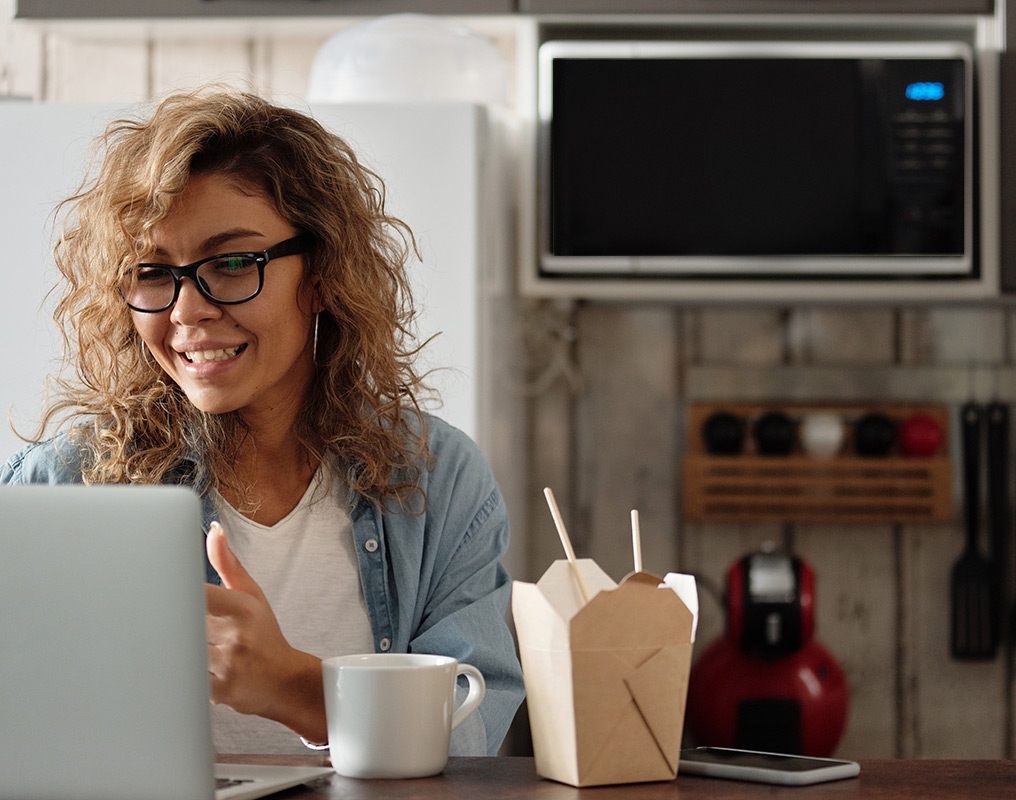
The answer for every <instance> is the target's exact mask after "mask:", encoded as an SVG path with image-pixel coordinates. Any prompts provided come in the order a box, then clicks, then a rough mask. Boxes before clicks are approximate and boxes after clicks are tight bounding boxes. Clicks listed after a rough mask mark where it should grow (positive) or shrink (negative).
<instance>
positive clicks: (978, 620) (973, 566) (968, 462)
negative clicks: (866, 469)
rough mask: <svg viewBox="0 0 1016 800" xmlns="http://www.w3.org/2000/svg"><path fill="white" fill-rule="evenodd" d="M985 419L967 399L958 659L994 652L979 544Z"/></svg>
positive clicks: (955, 628)
mask: <svg viewBox="0 0 1016 800" xmlns="http://www.w3.org/2000/svg"><path fill="white" fill-rule="evenodd" d="M982 420H983V413H982V410H981V407H980V406H979V405H978V404H976V403H966V404H965V405H964V406H963V408H962V409H961V410H960V423H961V431H962V440H963V493H964V497H963V501H964V512H965V513H964V523H965V528H966V531H965V533H966V547H965V549H964V551H963V554H962V555H961V556H960V558H959V560H958V561H957V562H956V563H955V564H954V565H953V569H952V654H953V658H959V659H989V658H991V657H992V656H994V654H995V652H994V649H993V648H992V630H993V623H992V620H991V585H992V575H991V564H990V563H989V562H988V560H987V559H986V558H985V557H984V556H983V555H982V553H981V551H980V547H979V545H978V534H979V530H980V505H981V434H982Z"/></svg>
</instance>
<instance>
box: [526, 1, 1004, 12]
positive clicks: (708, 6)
mask: <svg viewBox="0 0 1016 800" xmlns="http://www.w3.org/2000/svg"><path fill="white" fill-rule="evenodd" d="M519 11H520V12H522V13H524V14H612V13H616V14H857V13H862V14H993V13H995V3H994V0H623V2H619V0H519Z"/></svg>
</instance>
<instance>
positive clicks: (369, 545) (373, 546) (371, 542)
mask: <svg viewBox="0 0 1016 800" xmlns="http://www.w3.org/2000/svg"><path fill="white" fill-rule="evenodd" d="M363 548H364V549H365V550H366V551H367V552H368V553H373V552H374V551H375V550H377V539H368V540H367V541H366V542H364V543H363Z"/></svg>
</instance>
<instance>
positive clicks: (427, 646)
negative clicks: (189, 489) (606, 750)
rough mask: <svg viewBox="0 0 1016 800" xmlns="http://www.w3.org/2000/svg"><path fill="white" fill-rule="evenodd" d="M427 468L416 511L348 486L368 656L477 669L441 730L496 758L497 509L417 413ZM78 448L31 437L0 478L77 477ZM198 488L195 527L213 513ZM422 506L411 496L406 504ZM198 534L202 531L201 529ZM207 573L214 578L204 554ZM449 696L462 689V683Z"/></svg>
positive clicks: (471, 465)
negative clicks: (471, 692)
mask: <svg viewBox="0 0 1016 800" xmlns="http://www.w3.org/2000/svg"><path fill="white" fill-rule="evenodd" d="M426 423H427V443H428V446H429V448H430V454H431V456H432V460H433V463H432V468H431V469H429V470H427V469H424V470H423V471H422V472H421V476H420V488H421V489H422V490H423V491H424V492H425V493H426V509H425V510H424V511H423V513H414V511H415V510H418V509H414V510H410V511H406V510H402V509H399V508H398V506H397V505H395V504H388V505H386V506H385V507H384V509H382V505H381V504H380V502H378V501H375V500H372V499H369V498H366V497H364V496H363V495H361V494H359V493H357V492H354V491H352V490H351V491H350V496H349V503H350V515H351V517H352V520H353V538H354V540H355V547H356V553H357V558H358V560H359V565H360V577H361V580H362V583H363V590H364V594H365V596H366V601H367V611H368V614H369V615H370V624H371V629H372V631H373V635H374V647H375V650H376V651H377V652H396V653H405V652H417V653H433V654H437V655H447V656H452V657H453V658H456V659H458V660H459V661H460V662H463V663H468V664H472V665H473V666H475V667H477V668H478V669H479V670H480V672H481V673H482V674H483V677H484V681H485V683H486V694H485V696H484V699H483V702H482V703H481V704H480V708H479V711H478V712H477V713H474V714H472V715H470V716H469V717H467V718H466V720H465V722H463V723H462V724H461V725H460V726H459V727H458V728H457V729H456V730H455V732H454V733H453V734H452V746H451V753H452V755H496V754H497V751H498V748H499V747H500V745H501V742H502V740H503V739H504V736H505V734H506V733H507V731H508V726H509V725H510V723H511V721H512V719H513V717H514V716H515V712H516V710H517V709H518V706H519V704H520V703H521V702H522V698H523V696H524V690H523V686H522V670H521V668H520V666H519V662H518V657H517V656H516V654H515V645H514V640H513V638H512V635H511V632H510V631H509V629H508V626H507V623H506V622H505V614H506V611H507V607H508V600H509V596H510V593H511V579H510V578H509V576H508V573H507V571H506V570H505V569H504V567H503V566H502V565H501V558H502V557H503V556H504V553H505V551H506V550H507V548H508V537H509V530H508V515H507V512H506V510H505V505H504V501H503V500H502V498H501V491H500V489H499V488H498V486H497V483H496V481H495V480H494V476H493V473H492V472H491V470H490V467H489V466H488V465H487V463H486V461H485V460H484V458H483V456H482V455H481V454H480V452H479V450H478V449H477V447H476V445H474V444H473V442H472V441H471V440H470V439H469V438H468V437H467V436H466V435H465V434H464V433H462V432H461V431H459V430H457V429H456V428H453V427H452V426H450V425H448V424H447V423H445V422H443V421H441V420H439V419H437V418H435V417H430V416H427V417H426ZM82 457H83V452H82V451H81V450H79V449H78V447H77V446H75V445H74V444H73V442H72V441H70V440H69V439H68V437H67V436H66V434H61V435H59V436H57V437H56V438H55V439H52V440H49V441H45V442H40V443H37V444H31V445H28V446H27V447H25V448H24V449H23V450H21V451H20V452H19V453H17V454H16V455H14V456H13V457H12V458H11V459H10V460H9V461H8V462H7V464H6V465H5V466H4V467H3V468H2V469H0V483H4V484H18V483H81V482H82V475H81V464H82ZM194 488H195V489H196V490H197V491H199V492H201V493H202V508H203V512H204V531H205V532H206V531H207V530H208V525H209V523H210V522H211V521H212V520H213V519H214V518H215V509H214V506H213V503H212V501H211V499H210V497H209V494H210V493H208V492H202V489H203V487H201V486H195V487H194ZM414 504H415V505H418V506H420V507H422V502H420V503H414ZM203 533H204V532H202V535H203ZM205 565H206V572H207V576H208V580H209V581H210V582H213V583H221V580H220V579H219V576H218V575H217V574H216V573H215V571H214V570H213V569H212V567H211V565H210V564H208V562H207V558H206V561H205ZM458 694H459V695H460V697H461V696H462V695H464V691H463V690H462V687H459V692H458Z"/></svg>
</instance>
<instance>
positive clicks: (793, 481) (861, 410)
mask: <svg viewBox="0 0 1016 800" xmlns="http://www.w3.org/2000/svg"><path fill="white" fill-rule="evenodd" d="M774 411H775V412H782V413H784V414H786V415H787V416H789V417H790V418H791V419H792V420H794V421H795V424H796V423H797V422H799V421H800V420H801V419H803V418H804V417H805V415H807V414H809V413H812V412H833V413H835V414H837V415H839V416H840V417H841V418H842V419H843V421H844V423H845V425H846V435H845V442H844V446H843V448H842V450H841V452H840V454H837V455H835V456H831V457H827V458H821V457H815V456H811V455H808V454H806V453H805V452H804V451H803V449H802V447H801V445H800V442H799V441H798V440H796V439H795V442H794V446H793V449H792V450H791V452H790V453H789V454H788V455H762V454H759V453H758V452H757V451H756V449H755V447H754V442H753V437H752V427H753V423H754V421H755V420H757V419H758V418H759V417H760V416H761V415H763V414H765V413H767V412H774ZM716 412H728V413H730V414H733V415H735V416H737V417H739V418H740V419H742V420H744V423H745V446H744V448H743V449H742V450H741V451H740V452H739V453H736V454H731V455H715V454H711V453H709V452H708V450H707V447H706V444H705V441H704V438H703V433H702V431H703V425H704V423H705V422H706V420H707V419H709V417H710V416H711V415H713V414H714V413H716ZM868 413H878V414H883V415H885V416H887V417H889V418H890V419H892V420H893V421H894V422H896V423H897V426H898V425H899V424H900V423H901V422H902V421H904V420H905V419H907V418H908V417H909V416H911V415H913V414H916V413H923V414H927V415H929V416H931V417H933V418H934V419H935V420H937V421H938V423H939V425H940V427H941V430H942V442H941V444H940V446H939V448H938V450H937V452H935V453H934V454H933V455H930V456H926V457H906V456H901V455H900V454H899V453H898V451H897V450H895V449H894V450H892V451H890V452H889V453H888V454H887V455H885V456H858V455H856V454H854V449H853V430H854V423H855V422H856V421H857V420H858V419H860V418H861V417H862V416H864V415H865V414H868ZM949 427H950V426H949V409H948V408H947V407H945V406H941V405H879V404H871V405H850V406H845V405H801V404H792V403H783V404H778V403H699V404H693V405H692V406H691V407H690V408H689V414H688V449H687V453H686V455H685V458H684V469H683V480H684V486H683V500H684V516H685V518H686V519H689V520H702V521H727V522H749V521H785V522H823V521H825V522H868V523H872V522H879V523H892V522H900V523H905V522H945V521H949V520H951V519H952V518H953V496H952V495H953V493H952V463H951V459H950V457H949V439H950V436H949Z"/></svg>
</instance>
